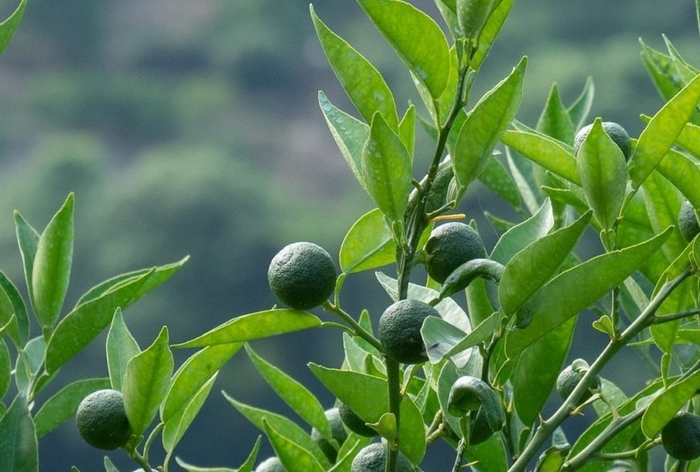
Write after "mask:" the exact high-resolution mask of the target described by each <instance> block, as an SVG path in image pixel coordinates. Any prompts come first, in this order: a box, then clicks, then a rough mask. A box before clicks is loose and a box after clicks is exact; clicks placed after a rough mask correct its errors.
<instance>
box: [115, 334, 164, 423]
mask: <svg viewBox="0 0 700 472" xmlns="http://www.w3.org/2000/svg"><path fill="white" fill-rule="evenodd" d="M173 365H174V361H173V354H172V352H170V347H169V346H168V328H166V327H164V328H163V329H162V330H161V331H160V333H159V334H158V337H157V338H156V340H155V341H154V342H153V344H151V345H150V346H149V347H147V348H146V349H145V350H144V351H143V352H141V353H140V354H138V355H136V356H135V357H134V358H132V359H131V360H130V361H129V363H128V364H127V366H126V372H125V374H124V382H123V384H122V387H123V392H122V393H123V394H124V406H125V408H126V415H127V416H128V418H129V423H130V424H131V428H132V430H133V433H134V434H135V435H136V436H140V435H141V434H143V433H144V431H146V428H148V425H149V424H151V422H152V421H153V418H155V416H156V414H157V413H158V409H159V407H160V404H161V402H162V401H163V399H164V398H165V394H166V393H167V391H168V385H169V384H170V377H171V376H172V374H173Z"/></svg>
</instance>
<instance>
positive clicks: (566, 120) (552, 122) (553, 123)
mask: <svg viewBox="0 0 700 472" xmlns="http://www.w3.org/2000/svg"><path fill="white" fill-rule="evenodd" d="M537 131H539V132H540V133H544V134H546V135H547V136H551V137H552V138H554V139H557V140H559V141H561V142H563V143H573V142H574V123H573V122H572V121H571V117H570V115H569V112H568V111H567V110H566V107H564V103H563V102H562V100H561V94H560V93H559V87H558V86H557V84H553V85H552V88H551V90H550V91H549V97H547V104H546V105H545V107H544V110H542V113H541V114H540V118H539V120H538V121H537Z"/></svg>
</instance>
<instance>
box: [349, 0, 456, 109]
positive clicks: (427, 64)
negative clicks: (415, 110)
mask: <svg viewBox="0 0 700 472" xmlns="http://www.w3.org/2000/svg"><path fill="white" fill-rule="evenodd" d="M358 3H359V4H360V5H361V6H362V8H363V9H364V10H365V12H366V13H367V15H368V16H369V17H370V19H371V20H372V22H373V23H374V24H375V25H376V27H377V29H378V30H379V31H380V32H381V33H382V34H383V35H384V37H385V38H386V40H387V41H388V42H389V44H391V46H392V47H393V48H394V50H395V51H396V52H397V53H398V55H399V57H400V58H401V60H402V61H403V62H404V63H405V64H406V66H407V67H408V68H409V69H410V70H411V73H412V74H413V76H414V78H415V79H416V80H417V81H418V82H419V83H421V84H423V86H424V87H425V88H426V89H427V90H428V91H429V93H430V96H431V97H432V98H433V100H437V99H438V98H440V96H441V95H442V93H443V91H444V90H445V86H446V85H447V80H448V77H449V73H450V57H449V54H450V53H449V47H448V45H447V40H446V39H445V35H444V34H443V33H442V30H441V29H440V27H439V26H438V25H437V23H435V21H433V19H432V18H430V17H429V16H428V15H426V14H425V13H423V12H422V11H420V10H419V9H417V8H416V7H414V6H413V5H411V4H410V3H406V2H403V1H399V0H358ZM426 105H428V108H431V104H426Z"/></svg>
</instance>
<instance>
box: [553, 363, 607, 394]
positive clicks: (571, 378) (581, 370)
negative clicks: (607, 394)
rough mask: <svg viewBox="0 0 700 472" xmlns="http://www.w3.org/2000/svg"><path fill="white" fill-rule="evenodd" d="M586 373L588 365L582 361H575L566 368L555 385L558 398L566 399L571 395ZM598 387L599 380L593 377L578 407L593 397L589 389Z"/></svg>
mask: <svg viewBox="0 0 700 472" xmlns="http://www.w3.org/2000/svg"><path fill="white" fill-rule="evenodd" d="M586 372H588V363H587V362H586V361H584V360H583V359H576V360H575V361H574V362H572V363H571V365H570V366H567V367H566V368H565V369H564V370H562V371H561V372H560V373H559V376H558V377H557V385H556V389H557V393H558V394H559V396H561V397H562V398H563V399H566V398H568V397H569V395H571V392H573V391H574V389H575V388H576V386H577V385H578V384H579V382H580V381H581V379H582V378H583V376H584V375H586ZM599 387H600V378H599V377H598V376H595V378H593V379H592V380H591V383H590V385H589V386H588V390H587V391H586V392H585V393H584V394H583V395H582V396H581V399H580V400H579V403H578V404H579V405H580V404H582V403H583V402H585V401H586V400H588V399H589V398H591V396H592V395H593V393H592V392H591V389H597V388H599Z"/></svg>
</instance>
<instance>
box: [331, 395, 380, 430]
mask: <svg viewBox="0 0 700 472" xmlns="http://www.w3.org/2000/svg"><path fill="white" fill-rule="evenodd" d="M338 413H339V414H340V419H341V420H342V421H343V424H344V425H345V427H346V428H348V429H349V430H350V431H352V432H353V433H355V434H359V435H360V436H365V437H368V438H371V437H373V436H377V434H378V433H377V432H376V431H375V430H374V429H372V428H370V427H369V426H367V425H366V424H365V422H364V420H363V419H362V418H360V417H359V416H358V415H357V413H355V412H354V411H353V410H351V409H350V407H349V406H347V405H346V404H345V403H343V402H338Z"/></svg>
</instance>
